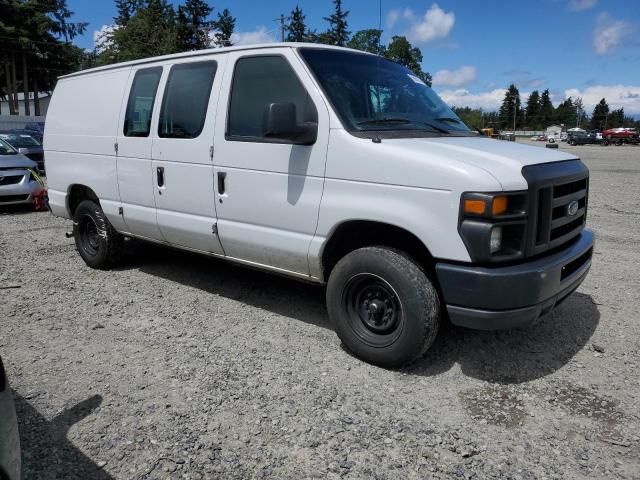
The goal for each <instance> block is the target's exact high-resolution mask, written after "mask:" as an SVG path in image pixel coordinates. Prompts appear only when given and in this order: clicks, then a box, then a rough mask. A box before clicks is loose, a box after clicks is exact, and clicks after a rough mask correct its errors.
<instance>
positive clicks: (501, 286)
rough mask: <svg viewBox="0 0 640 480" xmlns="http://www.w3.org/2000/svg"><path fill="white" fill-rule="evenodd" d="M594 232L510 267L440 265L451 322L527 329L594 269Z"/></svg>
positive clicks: (442, 284)
mask: <svg viewBox="0 0 640 480" xmlns="http://www.w3.org/2000/svg"><path fill="white" fill-rule="evenodd" d="M593 245H594V234H593V232H591V231H590V230H584V231H583V232H582V233H581V234H580V236H579V237H578V238H577V240H576V241H574V242H573V243H572V244H571V245H570V246H568V247H567V248H565V249H564V250H562V251H560V252H558V253H555V254H552V255H549V256H546V257H543V258H540V259H538V260H534V261H532V262H527V263H522V264H518V265H512V266H508V267H498V268H485V267H474V266H469V265H453V264H447V263H438V264H436V272H437V274H438V280H439V282H440V287H441V289H442V294H443V297H444V301H445V303H446V305H447V311H448V313H449V317H450V319H451V322H452V323H453V324H454V325H459V326H463V327H468V328H475V329H480V330H499V329H505V328H516V327H525V326H528V325H531V324H533V323H535V322H536V321H537V320H538V319H539V318H540V317H542V316H543V315H545V314H547V313H549V312H550V311H551V310H552V309H553V308H554V307H555V306H556V305H558V304H559V303H560V302H561V301H562V300H564V299H565V298H566V297H567V296H569V295H570V294H571V293H572V292H573V291H574V290H575V289H576V288H578V286H579V285H580V284H581V283H582V281H583V280H584V279H585V277H586V276H587V273H588V271H589V268H590V267H591V256H592V253H593Z"/></svg>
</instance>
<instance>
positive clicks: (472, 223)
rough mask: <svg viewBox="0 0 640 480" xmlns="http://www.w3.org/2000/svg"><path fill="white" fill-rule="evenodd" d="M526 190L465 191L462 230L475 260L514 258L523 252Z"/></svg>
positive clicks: (462, 199) (495, 260) (461, 213)
mask: <svg viewBox="0 0 640 480" xmlns="http://www.w3.org/2000/svg"><path fill="white" fill-rule="evenodd" d="M526 210H527V192H499V193H464V194H463V195H462V198H461V199H460V223H459V231H460V236H461V237H462V239H463V241H464V243H465V245H466V246H467V250H468V251H469V255H470V256H471V258H472V259H473V261H474V262H476V263H493V262H498V261H507V260H515V259H517V258H520V257H522V255H523V252H524V240H525V227H526V220H527V212H526Z"/></svg>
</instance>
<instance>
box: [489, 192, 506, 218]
mask: <svg viewBox="0 0 640 480" xmlns="http://www.w3.org/2000/svg"><path fill="white" fill-rule="evenodd" d="M507 203H508V202H507V197H505V196H500V197H495V198H494V199H493V204H492V205H491V214H492V215H493V216H494V217H495V216H497V215H502V214H503V213H505V212H506V211H507Z"/></svg>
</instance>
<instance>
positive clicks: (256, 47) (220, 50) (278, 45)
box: [58, 42, 371, 79]
mask: <svg viewBox="0 0 640 480" xmlns="http://www.w3.org/2000/svg"><path fill="white" fill-rule="evenodd" d="M282 47H288V48H300V47H312V48H323V49H327V50H343V51H347V52H358V53H365V54H367V55H371V54H370V53H368V52H363V51H361V50H354V49H351V48H345V47H336V46H333V45H324V44H320V43H304V42H277V43H260V44H254V45H237V46H232V47H220V48H205V49H203V50H192V51H190V52H182V53H172V54H170V55H161V56H159V57H148V58H141V59H139V60H131V61H129V62H121V63H114V64H112V65H105V66H104V67H96V68H88V69H87V70H80V71H78V72H74V73H69V74H67V75H62V76H60V77H58V78H59V79H63V78H69V77H77V76H80V75H88V74H91V73H97V72H104V71H106V70H114V69H118V68H124V67H131V66H134V65H143V64H146V63H155V62H160V61H163V60H173V59H177V58H189V57H199V56H202V55H211V54H212V53H227V52H237V51H241V50H265V49H269V48H282Z"/></svg>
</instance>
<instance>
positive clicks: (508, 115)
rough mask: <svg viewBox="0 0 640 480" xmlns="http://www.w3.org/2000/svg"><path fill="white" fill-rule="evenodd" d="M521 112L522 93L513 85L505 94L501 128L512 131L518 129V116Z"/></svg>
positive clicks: (501, 109) (501, 113)
mask: <svg viewBox="0 0 640 480" xmlns="http://www.w3.org/2000/svg"><path fill="white" fill-rule="evenodd" d="M520 111H521V109H520V92H519V91H518V88H517V87H516V86H515V85H514V84H511V85H509V88H508V89H507V91H506V92H505V94H504V99H503V100H502V105H501V106H500V122H501V127H502V128H506V129H510V130H512V129H514V127H515V128H518V125H519V124H518V117H519V115H518V114H519V113H520Z"/></svg>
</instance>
